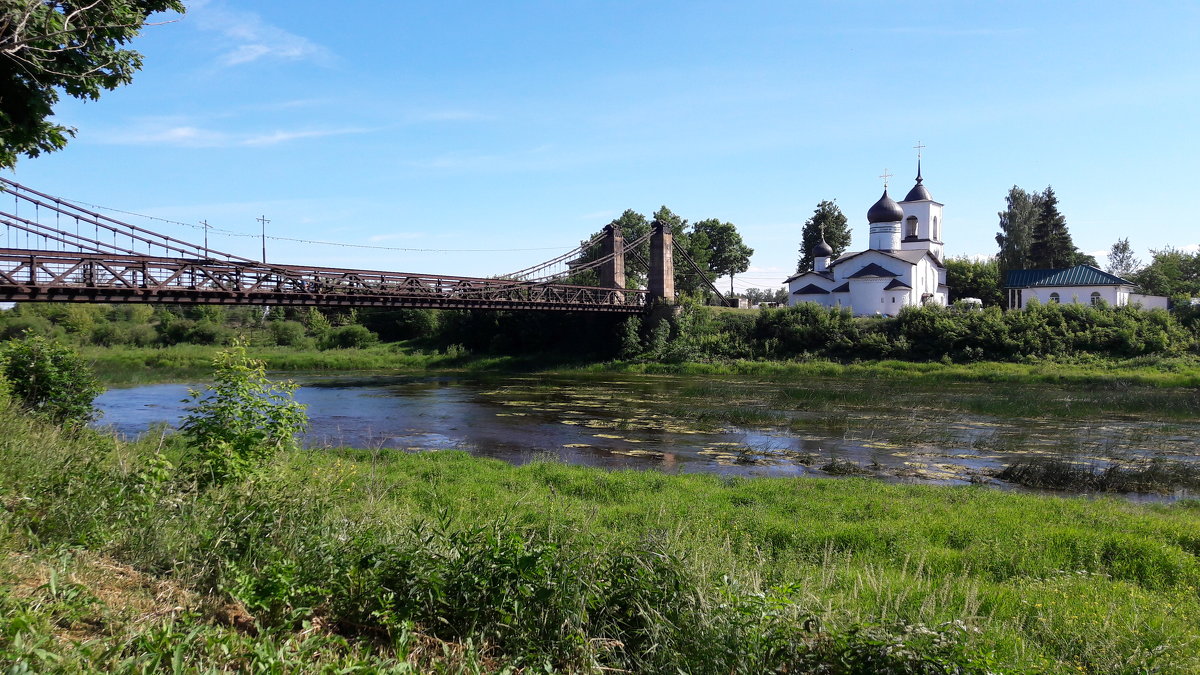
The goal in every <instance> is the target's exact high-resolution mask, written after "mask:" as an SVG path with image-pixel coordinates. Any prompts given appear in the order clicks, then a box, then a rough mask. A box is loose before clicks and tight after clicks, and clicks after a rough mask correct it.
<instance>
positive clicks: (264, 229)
mask: <svg viewBox="0 0 1200 675" xmlns="http://www.w3.org/2000/svg"><path fill="white" fill-rule="evenodd" d="M257 220H258V222H260V223H262V245H263V262H264V263H265V262H267V223H269V222H271V221H269V220H267V215H266V214H265V213H264V214H263V215H261V216H259V217H258V219H257Z"/></svg>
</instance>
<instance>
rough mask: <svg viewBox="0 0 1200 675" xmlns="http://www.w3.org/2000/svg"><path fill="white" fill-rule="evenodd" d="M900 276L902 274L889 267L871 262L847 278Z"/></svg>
mask: <svg viewBox="0 0 1200 675" xmlns="http://www.w3.org/2000/svg"><path fill="white" fill-rule="evenodd" d="M898 276H900V275H899V274H896V273H895V272H890V271H888V270H887V269H884V268H883V267H880V266H879V265H876V264H875V263H871V264H869V265H867V266H866V267H864V268H862V269H861V270H859V271H857V272H855V273H854V274H851V275H850V276H849V277H847V278H848V279H859V278H862V277H898Z"/></svg>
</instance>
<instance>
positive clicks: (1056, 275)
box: [1004, 265, 1135, 288]
mask: <svg viewBox="0 0 1200 675" xmlns="http://www.w3.org/2000/svg"><path fill="white" fill-rule="evenodd" d="M1133 285H1135V284H1134V283H1133V282H1132V281H1128V280H1126V279H1122V278H1121V277H1118V276H1116V275H1115V274H1109V273H1108V272H1102V271H1100V270H1098V269H1096V268H1095V267H1092V266H1091V265H1076V266H1075V267H1071V268H1068V269H1058V270H1009V271H1008V276H1006V277H1005V279H1004V287H1005V288H1033V287H1038V286H1133Z"/></svg>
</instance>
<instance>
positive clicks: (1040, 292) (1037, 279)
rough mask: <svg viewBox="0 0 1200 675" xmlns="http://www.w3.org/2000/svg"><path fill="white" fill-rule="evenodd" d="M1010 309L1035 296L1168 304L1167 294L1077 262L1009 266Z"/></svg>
mask: <svg viewBox="0 0 1200 675" xmlns="http://www.w3.org/2000/svg"><path fill="white" fill-rule="evenodd" d="M1004 290H1005V291H1006V292H1007V293H1008V307H1009V309H1023V308H1024V307H1025V306H1026V305H1027V304H1028V303H1029V302H1030V301H1031V300H1037V301H1038V302H1040V303H1042V304H1051V303H1059V302H1069V303H1074V304H1082V303H1087V304H1091V305H1099V304H1106V305H1112V306H1114V307H1124V306H1125V305H1129V304H1137V305H1141V306H1142V307H1143V308H1145V309H1153V308H1156V307H1161V308H1164V309H1165V308H1166V306H1167V298H1165V297H1163V296H1159V295H1140V294H1138V293H1135V292H1134V291H1136V290H1137V285H1136V284H1134V283H1133V282H1132V281H1129V280H1128V279H1122V278H1121V277H1118V276H1116V275H1114V274H1109V273H1108V272H1104V271H1102V270H1099V269H1096V268H1095V267H1092V266H1091V265H1076V266H1075V267H1070V268H1067V269H1057V270H1009V272H1008V275H1007V276H1006V277H1005V279H1004Z"/></svg>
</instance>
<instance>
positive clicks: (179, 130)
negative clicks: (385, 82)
mask: <svg viewBox="0 0 1200 675" xmlns="http://www.w3.org/2000/svg"><path fill="white" fill-rule="evenodd" d="M131 126H132V128H124V129H120V130H95V131H92V132H90V133H89V134H88V138H89V139H90V140H91V141H93V142H96V143H102V144H105V145H159V146H171V147H180V148H231V147H262V146H267V145H279V144H282V143H287V142H289V141H295V140H301V139H307V138H324V137H328V136H344V135H347V134H365V133H370V132H371V130H370V129H359V128H336V129H294V130H285V129H277V130H275V131H270V132H250V133H231V132H226V131H219V130H216V129H205V128H202V127H198V126H194V125H191V124H187V123H183V122H175V123H170V122H166V121H164V120H162V119H151V120H143V121H142V122H141V124H140V126H139V125H136V124H135V125H131Z"/></svg>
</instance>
